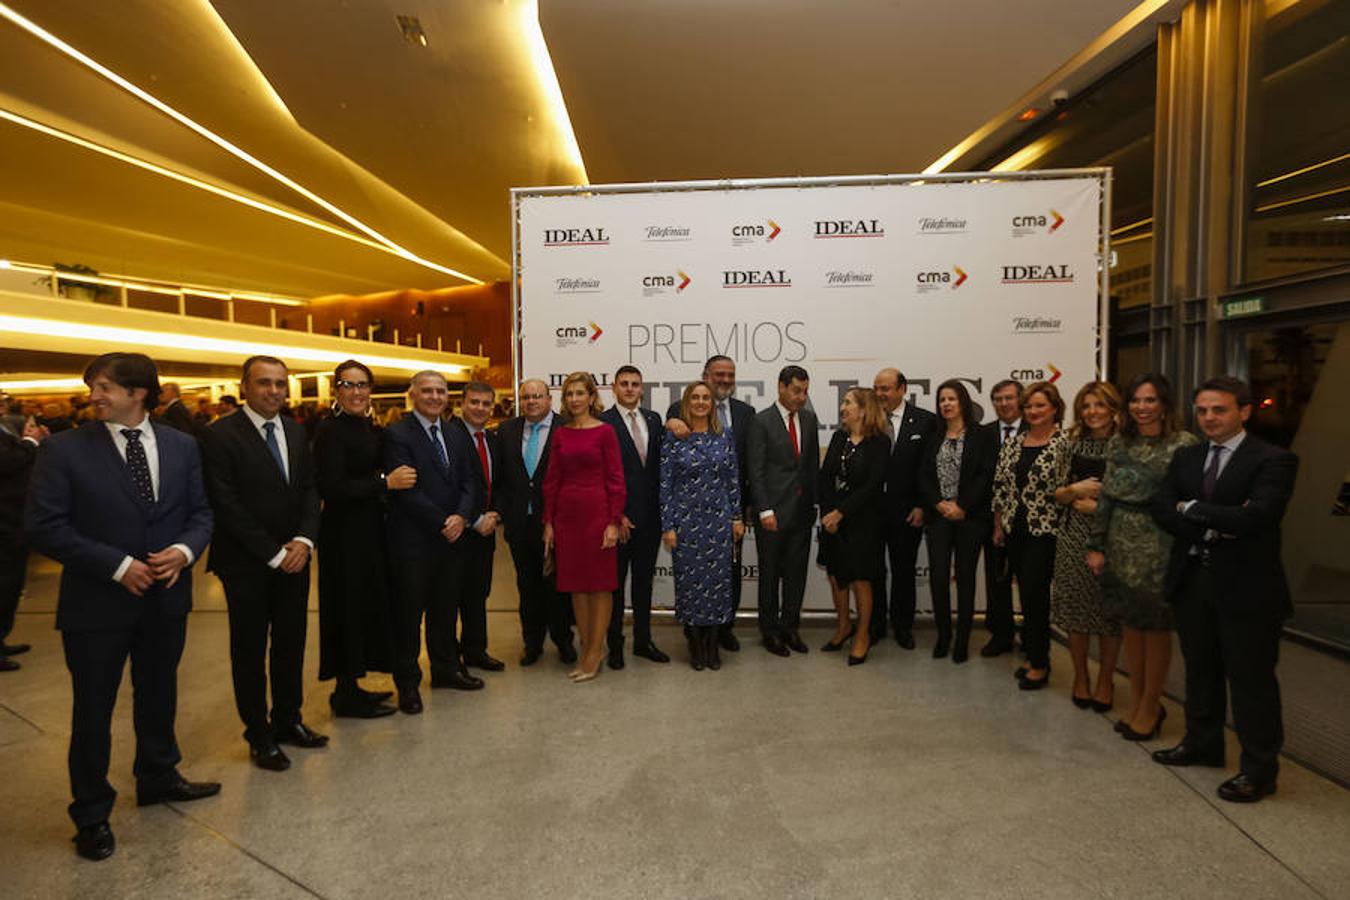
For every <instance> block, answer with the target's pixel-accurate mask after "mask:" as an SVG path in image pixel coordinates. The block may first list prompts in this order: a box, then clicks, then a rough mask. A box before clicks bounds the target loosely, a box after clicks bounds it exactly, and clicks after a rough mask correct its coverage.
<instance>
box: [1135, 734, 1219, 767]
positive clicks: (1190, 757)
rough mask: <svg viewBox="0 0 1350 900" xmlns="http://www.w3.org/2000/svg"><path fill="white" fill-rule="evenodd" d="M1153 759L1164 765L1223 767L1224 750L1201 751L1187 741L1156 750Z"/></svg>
mask: <svg viewBox="0 0 1350 900" xmlns="http://www.w3.org/2000/svg"><path fill="white" fill-rule="evenodd" d="M1153 761H1154V762H1155V763H1160V764H1161V765H1164V766H1209V767H1211V768H1214V769H1222V768H1223V766H1224V759H1223V752H1222V751H1220V752H1219V753H1217V754H1215V753H1201V752H1200V751H1199V750H1196V749H1195V748H1193V747H1190V746H1188V745H1187V744H1186V742H1185V741H1182V742H1181V743H1180V744H1177V745H1176V746H1175V747H1169V748H1168V749H1166V750H1154V751H1153Z"/></svg>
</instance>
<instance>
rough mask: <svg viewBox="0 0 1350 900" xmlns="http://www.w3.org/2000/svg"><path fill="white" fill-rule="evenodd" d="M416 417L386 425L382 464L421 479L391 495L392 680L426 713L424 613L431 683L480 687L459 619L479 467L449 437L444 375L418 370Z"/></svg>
mask: <svg viewBox="0 0 1350 900" xmlns="http://www.w3.org/2000/svg"><path fill="white" fill-rule="evenodd" d="M408 396H409V397H410V398H411V399H412V404H413V411H412V415H409V416H404V417H403V418H401V419H399V420H398V421H397V422H395V423H394V424H393V425H390V426H389V428H388V429H387V430H386V431H385V434H384V468H385V471H387V472H391V471H393V470H394V469H396V468H398V467H399V466H411V467H412V468H414V469H416V470H417V484H416V485H414V486H413V487H411V488H409V489H408V490H406V491H398V492H397V493H396V494H395V495H393V496H391V497H390V498H389V520H388V526H387V527H388V531H389V559H390V562H391V564H392V567H393V570H394V581H395V583H396V584H397V585H398V591H397V594H396V596H395V598H394V685H395V687H397V688H398V707H399V709H401V710H402V711H403V712H404V713H407V714H408V715H416V714H418V713H420V712H421V711H422V696H421V693H420V691H419V687H420V685H421V683H422V669H421V666H419V665H418V663H417V659H418V657H419V656H420V655H421V651H422V617H423V615H425V616H426V631H427V660H428V662H429V663H430V664H431V686H432V688H442V687H444V688H453V689H454V690H459V691H476V690H481V689H482V687H483V680H482V679H481V678H478V677H477V676H474V675H470V674H469V671H468V669H466V668H465V666H464V662H463V661H462V660H461V659H460V653H459V639H458V638H457V637H456V635H455V619H456V618H458V616H459V605H460V600H461V597H462V594H463V590H464V567H465V565H466V564H467V560H466V558H465V553H466V550H465V548H466V547H467V542H465V540H464V532H465V530H466V529H467V528H469V526H470V524H471V523H473V522H476V521H477V520H478V515H479V512H480V511H481V510H480V509H479V507H478V506H477V504H476V503H475V500H476V491H475V490H474V484H473V469H472V468H471V467H470V464H469V456H468V454H466V453H464V452H463V448H462V447H461V446H460V445H459V443H458V442H456V441H454V440H453V439H450V440H447V438H446V435H445V432H444V427H445V425H444V423H443V422H442V420H441V414H442V413H444V412H445V407H446V404H447V403H449V401H450V391H449V387H448V386H447V385H446V382H445V376H444V375H442V374H441V373H439V372H432V371H426V372H418V373H417V374H416V375H414V376H413V378H412V383H411V384H410V385H409V387H408Z"/></svg>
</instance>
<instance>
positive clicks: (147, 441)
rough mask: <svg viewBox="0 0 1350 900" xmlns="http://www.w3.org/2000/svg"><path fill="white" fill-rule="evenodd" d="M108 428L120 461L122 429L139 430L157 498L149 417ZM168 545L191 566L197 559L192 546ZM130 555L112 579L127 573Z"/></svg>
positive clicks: (124, 446)
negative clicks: (138, 422) (129, 423)
mask: <svg viewBox="0 0 1350 900" xmlns="http://www.w3.org/2000/svg"><path fill="white" fill-rule="evenodd" d="M103 424H104V425H105V426H107V428H108V433H109V434H110V435H112V440H113V446H114V447H116V448H117V452H118V454H119V455H120V456H121V457H122V462H124V463H125V462H126V461H127V439H126V435H124V434H122V431H123V429H127V428H137V429H140V432H141V446H142V447H144V448H145V462H146V465H148V466H149V467H150V489H151V491H152V492H153V493H154V495H155V500H156V501H158V500H159V444H158V443H157V442H156V441H155V429H154V428H152V427H151V426H150V417H149V416H146V417H145V418H144V419H142V420H141V424H139V425H118V424H117V423H116V422H104V423H103ZM169 546H170V547H173V548H176V549H178V550H181V551H182V552H183V556H184V557H185V558H186V559H187V565H188V566H191V565H192V564H193V563H194V562H196V561H197V557H196V556H195V555H193V553H192V548H191V547H189V546H188V545H187V544H170V545H169ZM131 562H132V557H130V556H124V557H122V562H121V563H120V564H119V565H118V566H117V570H116V571H115V572H113V577H112V579H113V581H121V580H122V576H123V575H125V574H127V569H129V568H131Z"/></svg>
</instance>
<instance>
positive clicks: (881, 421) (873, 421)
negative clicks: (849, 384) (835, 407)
mask: <svg viewBox="0 0 1350 900" xmlns="http://www.w3.org/2000/svg"><path fill="white" fill-rule="evenodd" d="M844 396H845V397H852V398H853V402H854V403H856V404H858V406H859V407H860V408H861V409H862V435H863V437H865V438H869V437H876V436H877V435H879V434H885V433H886V414H885V413H884V412H882V410H881V401H880V400H878V399H877V392H876V391H874V390H872V389H871V388H865V387H854V388H849V389H848V393H846V394H844Z"/></svg>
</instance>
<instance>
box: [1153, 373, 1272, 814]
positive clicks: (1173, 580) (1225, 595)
mask: <svg viewBox="0 0 1350 900" xmlns="http://www.w3.org/2000/svg"><path fill="white" fill-rule="evenodd" d="M1251 412H1252V398H1251V392H1250V389H1249V388H1248V387H1247V385H1246V383H1245V382H1242V381H1239V380H1238V379H1236V378H1231V377H1229V376H1226V375H1225V376H1219V377H1217V378H1211V379H1209V380H1207V381H1205V382H1204V383H1203V384H1201V385H1200V387H1199V389H1198V390H1196V392H1195V421H1196V424H1197V425H1199V427H1200V430H1201V431H1202V432H1203V433H1204V435H1205V437H1206V438H1207V440H1206V441H1205V442H1204V443H1202V444H1198V445H1195V446H1192V447H1183V448H1182V449H1180V450H1178V451H1177V453H1176V455H1175V456H1173V457H1172V463H1171V465H1170V466H1169V467H1168V470H1167V480H1166V481H1165V482H1164V484H1163V487H1162V488H1161V489H1160V490H1159V492H1158V494H1157V496H1156V498H1155V499H1154V509H1153V515H1154V518H1155V519H1157V521H1158V524H1160V525H1161V526H1162V527H1163V528H1165V529H1166V530H1167V531H1169V532H1171V534H1172V535H1173V536H1174V537H1175V540H1174V541H1173V543H1172V556H1171V559H1170V560H1169V563H1168V567H1167V575H1166V578H1165V581H1164V584H1163V590H1164V592H1165V595H1166V597H1167V599H1168V601H1169V602H1171V603H1172V604H1173V607H1174V609H1175V611H1176V622H1177V635H1178V637H1179V638H1180V639H1181V653H1182V655H1183V656H1184V657H1185V659H1186V735H1185V737H1183V738H1182V740H1181V743H1180V744H1178V745H1177V746H1175V747H1172V748H1171V749H1168V750H1159V751H1157V752H1155V753H1154V754H1153V759H1154V761H1155V762H1159V763H1162V764H1163V765H1168V766H1193V765H1202V766H1215V767H1221V766H1223V765H1224V735H1223V726H1224V720H1225V718H1226V710H1227V703H1226V697H1225V694H1226V693H1231V695H1232V702H1233V723H1234V725H1235V726H1236V728H1237V736H1238V742H1239V743H1240V744H1241V745H1242V760H1241V767H1240V771H1239V773H1238V774H1237V775H1236V776H1234V777H1233V778H1230V779H1228V780H1227V781H1225V782H1224V783H1223V784H1221V785H1219V796H1220V797H1221V798H1223V799H1224V800H1229V801H1232V802H1235V803H1254V802H1256V801H1258V800H1260V799H1261V798H1262V797H1264V796H1266V795H1267V794H1273V793H1275V780H1276V776H1277V775H1278V773H1279V766H1280V763H1279V755H1280V748H1281V746H1283V743H1284V726H1283V723H1282V719H1281V712H1280V686H1279V682H1278V681H1277V680H1276V678H1275V664H1276V662H1277V660H1278V658H1279V649H1280V632H1281V630H1282V625H1281V623H1282V622H1283V621H1284V620H1285V619H1287V618H1288V617H1289V616H1290V615H1291V614H1292V613H1293V606H1292V604H1291V603H1290V599H1289V585H1288V583H1287V582H1286V580H1285V576H1284V567H1283V565H1282V564H1281V561H1280V520H1281V519H1282V518H1283V517H1284V510H1285V507H1286V506H1287V505H1288V503H1289V498H1290V496H1291V495H1292V494H1293V492H1294V478H1295V476H1296V475H1297V474H1298V457H1297V456H1295V455H1294V454H1293V453H1290V452H1289V451H1288V450H1284V449H1281V448H1279V447H1276V446H1274V445H1272V444H1268V443H1266V442H1265V441H1263V440H1261V439H1260V438H1258V437H1256V436H1255V435H1252V434H1248V433H1247V431H1246V429H1245V424H1246V422H1247V419H1248V417H1249V416H1250V415H1251ZM1225 687H1226V688H1227V690H1225Z"/></svg>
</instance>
